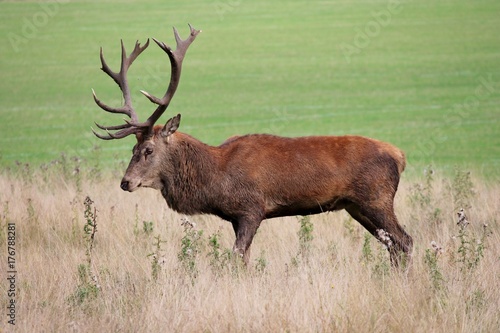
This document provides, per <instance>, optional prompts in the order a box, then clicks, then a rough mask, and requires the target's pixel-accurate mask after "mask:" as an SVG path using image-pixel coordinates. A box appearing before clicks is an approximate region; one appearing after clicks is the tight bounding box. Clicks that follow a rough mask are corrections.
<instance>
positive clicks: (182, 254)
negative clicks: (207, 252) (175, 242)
mask: <svg viewBox="0 0 500 333" xmlns="http://www.w3.org/2000/svg"><path fill="white" fill-rule="evenodd" d="M181 225H182V226H183V227H184V237H182V239H181V250H180V251H179V253H178V254H177V258H178V259H179V261H180V262H181V264H182V267H183V268H184V270H185V271H186V272H187V273H188V275H189V277H190V278H191V283H193V284H194V281H195V279H196V277H198V268H197V267H196V258H197V256H198V254H199V253H200V252H201V237H202V236H203V230H196V224H195V223H193V222H191V221H190V220H189V219H187V218H183V219H182V223H181Z"/></svg>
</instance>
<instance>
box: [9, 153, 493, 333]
mask: <svg viewBox="0 0 500 333" xmlns="http://www.w3.org/2000/svg"><path fill="white" fill-rule="evenodd" d="M76 163H78V161H60V162H59V163H57V164H53V165H52V166H50V167H49V168H48V169H46V170H43V172H42V171H41V170H30V171H29V172H28V170H26V169H23V171H22V172H19V173H16V174H11V175H4V174H2V175H1V176H0V186H1V187H2V188H4V189H10V193H6V192H5V191H2V193H1V194H0V212H1V215H0V226H1V228H0V232H1V234H0V247H1V248H2V249H3V250H2V251H1V252H0V260H1V261H0V262H1V265H2V266H1V267H2V275H6V273H5V272H6V271H5V270H4V267H7V262H8V261H10V262H12V260H8V258H7V255H9V258H14V261H13V265H14V266H13V267H10V266H9V268H14V269H15V271H16V272H17V273H16V274H14V281H10V280H9V282H8V283H6V282H5V281H7V280H6V279H5V276H3V277H2V279H3V282H2V284H1V287H2V291H1V299H2V308H3V309H4V310H3V312H2V321H1V326H0V327H1V329H2V332H11V331H12V332H96V331H105V332H464V333H465V332H467V333H469V332H495V331H497V330H498V327H499V325H500V316H499V308H500V303H499V300H500V292H499V289H498V278H499V276H500V265H499V260H500V258H499V253H500V245H499V244H500V225H499V220H498V216H499V213H500V211H499V207H500V205H499V204H498V198H499V193H500V185H499V184H498V183H494V184H492V183H486V182H485V181H484V180H478V179H474V178H472V176H471V174H470V173H468V172H466V171H461V170H456V171H455V174H454V176H453V177H451V178H448V177H445V176H443V175H441V174H440V173H439V172H438V171H435V170H434V171H432V170H431V169H428V170H427V172H426V176H425V177H423V178H422V179H420V181H418V182H413V181H409V180H406V179H405V180H403V181H402V183H401V186H400V189H399V192H398V194H397V197H396V214H397V216H398V218H399V220H400V222H401V223H402V224H403V225H404V227H405V229H406V230H407V232H408V233H409V234H410V235H412V237H413V239H414V243H415V247H414V252H413V257H412V258H413V262H412V265H411V268H410V269H409V271H408V272H406V271H402V270H396V269H392V268H391V267H390V260H389V258H388V253H387V251H386V249H385V248H384V247H383V246H382V245H381V244H380V243H379V242H377V241H376V240H375V239H374V238H373V237H372V236H371V235H370V234H368V233H367V232H366V231H365V230H364V229H363V228H362V227H361V226H360V225H359V224H358V223H357V222H355V221H354V220H352V219H351V218H350V217H349V216H348V215H347V214H346V213H345V212H337V213H329V214H321V215H315V216H311V217H309V218H305V217H290V218H279V219H271V220H268V221H264V222H263V223H262V226H261V228H260V229H259V231H258V233H257V235H256V237H255V240H254V242H253V245H252V257H251V260H250V264H249V266H248V267H247V268H245V267H243V266H242V263H241V261H240V259H239V258H235V257H233V256H232V251H231V250H230V249H231V247H232V243H233V241H234V234H233V231H232V227H231V225H230V224H229V223H227V222H224V221H222V220H220V219H218V218H216V217H211V216H194V217H185V216H181V215H178V214H176V213H174V212H172V211H171V210H169V209H168V208H167V206H166V204H165V202H164V200H163V198H162V197H161V195H160V194H159V193H158V192H156V191H153V190H148V189H143V190H140V191H138V192H134V193H133V194H130V193H126V192H123V191H121V190H120V189H119V186H118V182H117V180H116V179H115V178H118V175H116V174H115V175H112V174H105V173H104V172H102V173H101V172H99V169H95V166H88V167H85V165H82V164H76ZM77 170H80V171H79V172H77ZM82 170H89V172H83V171H82ZM431 171H432V172H431ZM461 208H463V209H464V212H465V215H466V220H467V222H468V224H467V225H466V226H465V223H464V221H462V223H461V224H457V223H458V222H459V219H458V216H457V213H458V212H460V209H461ZM7 244H9V246H10V247H9V248H8V247H7ZM6 249H9V251H12V250H13V251H14V252H12V253H10V252H9V253H7V251H6ZM9 271H10V269H9ZM7 276H9V277H10V276H11V275H10V274H8V275H7ZM7 289H8V290H7ZM9 291H14V292H15V294H14V295H11V294H9V293H8V292H9ZM7 295H10V296H9V297H7ZM11 299H14V300H15V308H14V310H13V311H14V318H15V320H16V321H15V326H13V325H11V324H9V323H8V320H12V319H11V318H10V317H8V316H7V314H9V313H10V312H9V311H11V310H10V309H8V308H7V306H8V305H9V304H10V303H9V302H10V300H11ZM6 309H8V310H7V311H6Z"/></svg>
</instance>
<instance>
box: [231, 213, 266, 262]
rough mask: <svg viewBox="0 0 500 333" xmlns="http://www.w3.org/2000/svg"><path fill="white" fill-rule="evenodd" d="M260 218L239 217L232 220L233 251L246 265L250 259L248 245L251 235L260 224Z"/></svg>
mask: <svg viewBox="0 0 500 333" xmlns="http://www.w3.org/2000/svg"><path fill="white" fill-rule="evenodd" d="M261 222H262V219H260V218H258V219H257V218H248V217H245V218H240V219H238V220H237V221H235V222H233V229H234V233H235V235H236V241H235V242H234V246H233V252H234V253H235V254H237V255H239V256H240V257H242V258H243V262H244V263H245V265H246V266H248V262H249V261H250V245H251V244H252V240H253V237H254V236H255V233H256V232H257V229H258V228H259V226H260V223H261Z"/></svg>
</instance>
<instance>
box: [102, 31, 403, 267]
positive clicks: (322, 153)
mask: <svg viewBox="0 0 500 333" xmlns="http://www.w3.org/2000/svg"><path fill="white" fill-rule="evenodd" d="M189 27H190V30H191V33H190V36H189V37H188V38H187V39H185V40H182V39H181V38H180V37H179V34H178V32H177V30H176V29H175V28H174V35H175V40H176V44H177V47H176V50H175V51H174V50H172V49H171V48H170V47H169V46H167V45H165V44H164V43H162V42H160V41H157V40H156V39H154V41H155V42H156V44H158V46H159V47H160V48H161V49H162V50H163V51H165V52H166V53H167V55H168V57H169V59H170V63H171V78H170V84H169V86H168V89H167V91H166V93H165V95H164V96H163V97H162V98H157V97H155V96H152V95H151V94H149V93H147V92H145V91H141V92H142V93H143V94H144V95H145V96H146V97H147V98H148V99H149V100H150V101H151V102H152V103H154V104H157V107H156V110H155V111H154V112H153V113H152V114H151V116H150V117H149V118H148V119H147V120H146V121H145V122H143V123H141V122H139V120H138V118H137V114H136V112H135V111H134V108H133V107H132V101H131V95H130V89H129V86H128V83H127V70H128V69H129V67H130V65H131V64H132V62H133V61H134V60H135V59H136V58H137V57H138V56H139V55H140V54H141V53H142V52H143V51H144V50H145V49H146V48H147V47H148V45H149V39H148V41H147V42H146V44H145V45H144V46H141V45H140V43H139V42H136V44H135V48H134V50H133V51H132V53H131V54H130V55H129V56H127V54H126V51H125V48H124V46H123V41H122V59H121V68H120V71H119V72H118V73H116V72H113V71H112V70H111V69H110V68H109V67H108V65H107V64H106V62H105V60H104V57H103V54H102V48H101V52H100V57H101V63H102V68H101V69H102V70H103V71H104V72H105V73H106V74H108V75H109V76H110V77H111V78H112V79H113V80H114V81H115V82H116V83H117V84H118V86H119V87H120V89H121V91H122V93H123V98H124V104H123V106H121V107H118V108H115V107H110V106H108V105H106V104H104V103H103V102H101V101H100V100H99V99H98V98H97V97H96V95H95V92H93V94H94V100H95V102H96V103H97V105H98V106H99V107H101V108H102V109H104V110H105V111H107V112H111V113H122V114H126V115H127V116H128V117H130V120H125V123H124V124H122V125H118V126H102V125H99V124H96V125H97V126H98V127H99V128H100V129H101V130H104V131H106V134H99V133H97V132H95V131H93V132H94V134H95V135H96V136H97V137H99V138H100V139H104V140H110V139H121V138H124V137H126V136H128V135H130V134H135V136H136V138H137V144H136V145H135V146H134V149H133V156H132V159H131V160H130V164H129V166H128V168H127V171H126V172H125V176H124V177H123V179H122V181H121V188H122V189H123V190H124V191H129V192H133V191H135V190H137V189H138V188H140V187H151V188H154V189H158V190H160V191H161V194H162V195H163V197H164V198H165V200H166V202H167V204H168V206H169V207H171V208H172V209H173V210H175V211H177V212H179V213H183V214H188V215H192V214H213V215H216V216H219V217H220V218H222V219H224V220H227V221H229V222H231V223H232V225H233V229H234V232H235V234H236V241H235V243H234V248H233V250H234V251H235V252H236V253H238V254H239V255H241V256H242V257H243V259H244V261H245V263H248V260H249V254H250V251H249V250H250V245H251V243H252V239H253V237H254V235H255V233H256V231H257V228H259V226H260V224H261V222H262V220H264V219H269V218H273V217H280V216H293V215H310V214H319V213H323V212H328V211H335V210H340V209H345V210H346V211H347V212H348V213H349V214H350V215H351V216H352V217H353V218H354V219H356V220H357V221H358V222H359V223H361V225H363V227H365V228H366V229H367V230H368V231H369V232H370V233H371V234H372V235H374V236H375V237H376V238H377V239H378V240H379V241H381V242H382V243H384V244H385V245H386V246H387V248H388V250H389V253H390V257H391V262H392V263H393V264H394V265H398V263H399V262H400V261H401V259H402V258H407V259H409V258H410V255H411V251H412V238H411V237H410V236H409V235H408V234H407V233H406V232H405V231H404V229H403V228H402V227H401V226H400V225H399V224H398V220H397V218H396V215H395V214H394V208H393V201H394V195H395V193H396V190H397V188H398V183H399V178H400V175H401V173H402V172H403V170H404V168H405V156H404V153H403V152H402V151H401V150H399V149H398V148H396V147H394V146H392V145H390V144H388V143H384V142H381V141H377V140H374V139H369V138H365V137H359V136H310V137H299V138H284V137H279V136H274V135H267V134H251V135H244V136H237V137H232V138H231V139H229V140H227V141H226V142H224V143H223V144H222V145H220V146H218V147H212V146H209V145H206V144H204V143H202V142H200V141H198V140H197V139H195V138H193V137H192V136H190V135H188V134H184V133H181V132H179V131H177V129H178V127H179V123H180V120H181V116H180V114H178V115H177V116H175V117H173V118H171V119H169V120H168V121H167V122H166V124H165V126H161V125H156V126H155V123H156V121H157V120H158V118H160V116H161V115H162V114H163V112H165V110H166V109H167V107H168V105H169V103H170V101H171V99H172V97H173V96H174V93H175V91H176V89H177V86H178V85H179V79H180V76H181V67H182V61H183V59H184V56H185V54H186V51H187V49H188V47H189V45H190V44H191V43H192V42H193V41H194V40H195V38H196V36H197V35H198V33H199V32H200V31H199V30H195V29H194V28H192V27H191V26H189ZM111 131H112V132H111Z"/></svg>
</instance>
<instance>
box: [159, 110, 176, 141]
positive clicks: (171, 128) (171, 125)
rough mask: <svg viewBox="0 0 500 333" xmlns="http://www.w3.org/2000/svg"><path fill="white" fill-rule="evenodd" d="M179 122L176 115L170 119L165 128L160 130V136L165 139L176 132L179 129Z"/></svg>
mask: <svg viewBox="0 0 500 333" xmlns="http://www.w3.org/2000/svg"><path fill="white" fill-rule="evenodd" d="M180 122H181V115H180V114H178V115H177V116H175V117H173V118H170V119H169V120H168V121H167V123H166V124H165V126H163V129H162V130H161V136H162V137H164V138H166V137H168V136H170V135H172V134H174V133H175V131H177V129H178V128H179V124H180Z"/></svg>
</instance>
